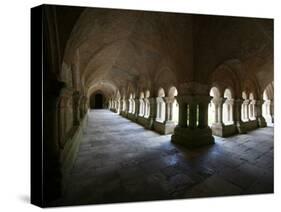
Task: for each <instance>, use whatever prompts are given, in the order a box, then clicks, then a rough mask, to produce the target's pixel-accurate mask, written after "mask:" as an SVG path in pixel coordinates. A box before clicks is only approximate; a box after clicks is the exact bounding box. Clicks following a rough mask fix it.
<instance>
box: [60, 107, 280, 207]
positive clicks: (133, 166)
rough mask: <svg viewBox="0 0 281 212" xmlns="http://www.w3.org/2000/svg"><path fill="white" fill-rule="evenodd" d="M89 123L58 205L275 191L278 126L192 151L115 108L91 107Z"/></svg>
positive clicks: (220, 139) (261, 129)
mask: <svg viewBox="0 0 281 212" xmlns="http://www.w3.org/2000/svg"><path fill="white" fill-rule="evenodd" d="M87 122H88V123H87V127H86V128H85V129H84V132H83V137H82V138H83V139H82V143H81V145H80V148H79V152H78V156H77V158H76V161H75V163H74V167H73V169H72V171H71V173H70V176H69V179H68V180H67V182H66V186H65V191H64V195H63V197H62V198H61V199H60V200H58V202H56V204H60V205H64V204H65V205H66V204H86V203H109V202H125V201H144V200H160V199H174V198H186V197H209V196H221V195H241V194H254V193H271V192H273V131H274V128H273V127H266V128H259V129H256V130H254V131H251V132H248V133H247V134H239V135H235V136H232V137H228V138H221V137H216V136H214V137H215V144H213V145H209V146H205V147H202V148H199V149H195V150H188V149H186V148H183V147H181V146H178V145H175V144H173V143H172V142H171V135H160V134H158V133H156V132H154V131H151V130H147V129H145V128H143V127H142V126H141V125H139V124H136V123H134V122H131V121H130V120H128V119H126V118H123V117H122V116H120V115H118V114H116V113H113V112H111V111H109V110H90V111H89V112H88V121H87Z"/></svg>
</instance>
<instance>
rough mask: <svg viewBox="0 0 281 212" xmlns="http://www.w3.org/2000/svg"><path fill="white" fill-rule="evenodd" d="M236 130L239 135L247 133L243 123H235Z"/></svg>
mask: <svg viewBox="0 0 281 212" xmlns="http://www.w3.org/2000/svg"><path fill="white" fill-rule="evenodd" d="M235 125H236V129H237V131H238V133H239V134H244V133H247V129H246V127H245V125H244V124H243V122H240V121H239V122H236V124H235Z"/></svg>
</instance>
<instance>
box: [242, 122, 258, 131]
mask: <svg viewBox="0 0 281 212" xmlns="http://www.w3.org/2000/svg"><path fill="white" fill-rule="evenodd" d="M243 126H244V127H245V129H246V130H247V131H251V130H254V129H257V128H258V122H257V120H251V121H248V122H244V123H243Z"/></svg>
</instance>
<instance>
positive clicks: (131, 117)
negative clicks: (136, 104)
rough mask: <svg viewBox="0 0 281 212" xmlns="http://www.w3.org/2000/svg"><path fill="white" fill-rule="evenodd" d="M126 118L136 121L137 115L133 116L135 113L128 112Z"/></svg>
mask: <svg viewBox="0 0 281 212" xmlns="http://www.w3.org/2000/svg"><path fill="white" fill-rule="evenodd" d="M127 118H128V119H130V120H131V121H134V122H135V121H136V119H137V117H136V116H135V114H132V113H128V115H127Z"/></svg>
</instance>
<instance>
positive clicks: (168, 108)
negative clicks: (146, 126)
mask: <svg viewBox="0 0 281 212" xmlns="http://www.w3.org/2000/svg"><path fill="white" fill-rule="evenodd" d="M172 101H173V99H172V98H170V97H165V98H164V102H165V104H166V107H165V121H164V123H172V122H173V120H172V112H173V111H172V109H173V108H172Z"/></svg>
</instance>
